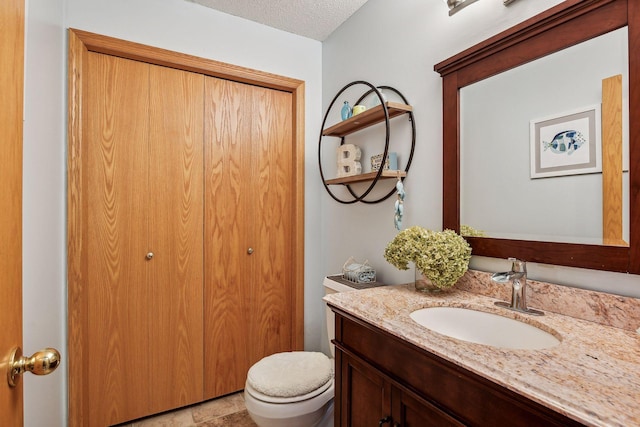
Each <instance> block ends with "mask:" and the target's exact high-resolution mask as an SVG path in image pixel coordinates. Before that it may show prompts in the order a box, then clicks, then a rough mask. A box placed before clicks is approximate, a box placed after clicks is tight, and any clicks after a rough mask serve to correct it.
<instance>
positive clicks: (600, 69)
mask: <svg viewBox="0 0 640 427" xmlns="http://www.w3.org/2000/svg"><path fill="white" fill-rule="evenodd" d="M627 39H628V31H627V28H626V27H625V28H620V29H618V30H615V31H612V32H610V33H607V34H604V35H601V36H599V37H596V38H594V39H591V40H588V41H585V42H583V43H580V44H578V45H575V46H572V47H570V48H567V49H564V50H562V51H560V52H556V53H554V54H551V55H548V56H546V57H543V58H539V59H537V60H535V61H532V62H529V63H527V64H524V65H522V66H519V67H516V68H513V69H510V70H508V71H505V72H503V73H501V74H498V75H495V76H493V77H490V78H487V79H485V80H481V81H479V82H476V83H474V84H472V85H470V86H466V87H464V88H461V89H460V223H461V224H462V226H461V232H462V233H467V234H470V235H474V234H475V233H474V231H476V232H479V233H480V235H483V236H487V237H496V238H508V239H521V240H537V241H548V242H569V243H587V244H598V245H599V244H602V243H603V225H602V224H603V213H602V211H603V184H602V173H601V170H602V167H601V154H600V147H601V146H600V144H601V138H600V121H601V117H600V104H601V102H602V99H603V98H602V97H603V91H602V81H603V80H604V79H606V78H608V77H611V76H615V75H622V94H623V96H622V124H623V127H622V129H621V131H622V147H623V149H622V153H623V154H622V156H623V159H625V161H624V162H623V167H622V169H623V170H624V171H628V152H629V151H628V141H629V131H628V125H627V124H628V121H629V115H628V96H627V94H628V87H629V86H628V76H629V73H628V68H629V67H628V57H627V55H628V48H627V44H628V43H627ZM590 108H593V110H594V111H595V113H593V116H592V118H590V119H588V118H586V117H585V118H579V119H576V117H573V118H571V120H569V119H566V120H564V119H559V120H556V121H555V122H549V123H553V125H550V126H549V127H548V131H547V134H546V135H545V137H541V136H542V134H541V133H540V132H539V133H538V135H536V134H535V132H534V133H533V134H531V132H530V127H531V122H534V124H535V122H540V120H539V119H541V118H545V119H546V118H549V117H567V115H568V114H565V113H569V112H571V113H572V112H576V111H583V110H588V109H590ZM574 119H575V120H574ZM576 120H577V121H576ZM543 123H547V122H543ZM583 124H584V125H585V128H584V130H578V133H577V136H576V135H573V134H566V133H562V132H563V131H572V130H575V129H573V128H575V127H576V126H582V125H583ZM587 124H590V125H591V132H589V129H588V126H586V125H587ZM563 126H565V127H567V126H568V127H567V129H564V127H563ZM580 132H582V133H580ZM582 134H585V135H584V136H583V135H582ZM549 135H550V136H549ZM567 135H569V136H567ZM554 136H555V138H554ZM572 136H573V137H575V138H571V137H572ZM531 139H533V140H534V141H537V140H538V139H539V143H538V145H537V146H536V145H534V147H533V149H534V150H538V154H537V156H540V157H542V156H546V157H543V159H548V160H547V161H548V162H557V164H558V165H562V166H558V167H556V168H552V169H550V170H553V172H551V173H546V174H539V176H543V177H537V176H536V175H535V172H536V171H537V168H538V167H539V166H540V160H538V164H537V165H536V164H535V162H534V164H532V161H531V159H532V156H533V157H535V156H534V155H533V154H532V148H531V143H532V141H531ZM590 143H591V144H590ZM602 143H604V141H602ZM596 144H597V145H596ZM590 145H591V150H590ZM589 150H590V151H589ZM596 159H597V163H593V162H594V161H595V160H596ZM587 160H590V161H591V162H592V164H593V167H591V168H589V169H586V170H585V169H580V166H579V165H580V164H581V162H583V161H587ZM563 162H564V163H563ZM594 169H596V170H595V171H594ZM585 172H586V173H585ZM594 172H595V173H594ZM619 172H622V171H619ZM628 178H629V177H628V173H626V172H625V173H624V174H623V176H622V182H623V189H622V194H623V197H622V206H618V207H617V209H619V210H620V211H621V212H622V224H623V226H622V239H623V240H624V241H625V242H628V241H629V179H628ZM605 191H606V190H605ZM618 204H619V203H618ZM465 226H468V227H471V228H468V227H465ZM475 235H478V234H475ZM623 245H626V243H623Z"/></svg>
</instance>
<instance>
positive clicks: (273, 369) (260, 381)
mask: <svg viewBox="0 0 640 427" xmlns="http://www.w3.org/2000/svg"><path fill="white" fill-rule="evenodd" d="M331 365H332V363H331V359H329V358H328V357H327V356H326V355H325V354H324V353H320V352H312V351H292V352H286V353H276V354H272V355H271V356H267V357H265V358H264V359H262V360H260V361H259V362H258V363H256V364H255V365H253V366H252V367H251V368H250V369H249V373H248V374H247V382H248V383H249V384H250V385H251V387H253V388H254V389H255V390H256V391H258V392H260V393H262V394H265V395H267V396H272V397H295V396H300V395H302V394H307V393H310V392H312V391H314V390H316V389H318V388H320V387H322V386H323V385H324V384H326V383H327V382H328V381H330V380H331V379H332V378H333V368H332V366H331Z"/></svg>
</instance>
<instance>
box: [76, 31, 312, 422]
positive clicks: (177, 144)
mask: <svg viewBox="0 0 640 427" xmlns="http://www.w3.org/2000/svg"><path fill="white" fill-rule="evenodd" d="M69 34H70V49H69V52H70V53H69V56H70V66H69V87H70V93H69V105H70V106H69V155H68V156H69V157H68V159H69V160H68V161H69V172H68V174H69V184H68V216H69V218H68V241H69V243H68V245H69V248H68V275H69V278H68V282H69V290H68V313H69V315H68V316H69V349H68V353H69V425H70V426H72V427H75V426H92V427H93V426H98V427H99V426H108V425H114V424H119V423H124V422H127V421H131V420H134V419H137V418H141V417H145V416H148V415H152V414H156V413H159V412H163V411H167V410H171V409H175V408H179V407H182V406H186V405H190V404H193V403H197V402H201V401H203V400H207V399H211V398H214V397H219V396H222V395H225V394H228V393H233V392H236V391H239V390H242V389H243V388H244V382H245V379H246V374H247V371H248V369H249V367H250V366H251V365H252V364H253V363H255V362H256V361H258V360H259V359H261V358H262V357H264V356H267V355H270V354H273V353H276V352H280V351H291V350H301V349H302V346H303V319H304V316H303V293H304V286H303V278H304V274H303V259H304V253H303V252H304V251H303V243H304V242H303V225H304V222H303V217H304V215H303V188H304V182H303V181H304V180H303V163H304V150H303V148H302V147H301V145H302V144H303V142H304V137H303V135H304V134H303V132H302V131H301V130H302V128H301V126H300V125H298V124H297V123H298V122H300V121H303V107H302V106H303V105H304V97H303V95H302V93H303V87H304V86H303V83H302V82H300V81H297V80H293V79H286V78H280V77H277V76H274V75H271V74H267V73H260V72H255V71H250V70H247V69H242V68H240V67H234V66H229V65H224V64H222V63H216V62H214V61H210V60H204V59H201V58H195V57H191V56H188V55H183V54H177V53H174V52H169V51H164V50H161V49H157V48H151V47H148V46H143V45H137V44H135V43H130V42H124V41H121V40H117V39H111V38H108V37H104V36H99V35H95V34H91V33H86V32H82V31H78V30H71V31H70V33H69ZM220 76H222V77H224V78H221V77H220ZM230 76H238V81H233V80H232V79H229V78H228V77H230ZM252 81H255V82H258V83H261V84H250V83H251V82H252ZM265 86H267V87H265Z"/></svg>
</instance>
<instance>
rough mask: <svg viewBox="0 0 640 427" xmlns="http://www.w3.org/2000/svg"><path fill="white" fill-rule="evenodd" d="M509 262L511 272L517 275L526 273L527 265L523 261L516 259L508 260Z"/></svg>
mask: <svg viewBox="0 0 640 427" xmlns="http://www.w3.org/2000/svg"><path fill="white" fill-rule="evenodd" d="M508 260H509V261H511V271H515V272H517V273H526V272H527V263H526V262H525V261H521V260H519V259H517V258H511V257H510V258H508Z"/></svg>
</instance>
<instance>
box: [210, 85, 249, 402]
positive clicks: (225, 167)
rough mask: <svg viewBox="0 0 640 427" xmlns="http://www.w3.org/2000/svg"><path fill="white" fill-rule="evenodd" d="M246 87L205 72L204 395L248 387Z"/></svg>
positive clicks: (247, 114) (247, 97) (221, 393)
mask: <svg viewBox="0 0 640 427" xmlns="http://www.w3.org/2000/svg"><path fill="white" fill-rule="evenodd" d="M249 89H250V86H248V85H244V84H240V83H235V82H231V81H227V80H221V79H216V78H212V77H206V78H205V171H206V172H205V236H206V237H205V250H204V253H205V286H204V293H205V297H204V303H205V315H204V319H205V321H204V335H205V338H204V339H205V350H204V365H205V369H204V378H205V399H207V398H212V397H217V396H221V395H223V394H227V393H231V392H234V391H237V390H241V389H242V388H244V381H245V379H246V373H247V370H248V369H249V367H250V359H249V346H250V345H251V342H250V340H248V339H247V336H248V325H249V321H250V319H251V313H252V311H253V309H252V304H253V301H252V300H251V299H250V297H251V293H250V278H251V269H250V261H251V259H252V257H253V256H254V255H251V254H249V253H248V252H249V248H250V247H252V246H251V245H253V242H252V241H251V239H250V238H249V235H248V233H247V229H246V227H245V224H246V223H247V222H250V221H251V218H252V217H253V215H254V212H253V211H252V209H251V207H250V205H249V204H248V197H249V192H250V188H251V180H250V178H249V177H250V174H251V164H250V162H249V160H250V158H249V157H247V156H246V153H245V150H244V148H243V146H244V144H246V141H247V140H249V139H250V137H251V102H250V101H249V99H250V98H249V92H248V90H249Z"/></svg>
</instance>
